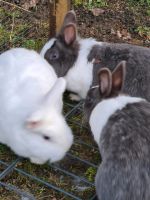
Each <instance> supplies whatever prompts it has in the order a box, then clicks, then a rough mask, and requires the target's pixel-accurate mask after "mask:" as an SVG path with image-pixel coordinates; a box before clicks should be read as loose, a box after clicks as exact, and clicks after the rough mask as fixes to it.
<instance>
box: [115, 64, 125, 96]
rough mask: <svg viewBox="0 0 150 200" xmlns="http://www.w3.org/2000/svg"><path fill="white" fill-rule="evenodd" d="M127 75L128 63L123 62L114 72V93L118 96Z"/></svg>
mask: <svg viewBox="0 0 150 200" xmlns="http://www.w3.org/2000/svg"><path fill="white" fill-rule="evenodd" d="M125 74H126V61H121V62H120V63H119V64H118V65H117V67H116V68H115V69H114V71H113V72H112V93H115V94H118V93H119V92H120V91H121V90H122V87H123V84H124V79H125Z"/></svg>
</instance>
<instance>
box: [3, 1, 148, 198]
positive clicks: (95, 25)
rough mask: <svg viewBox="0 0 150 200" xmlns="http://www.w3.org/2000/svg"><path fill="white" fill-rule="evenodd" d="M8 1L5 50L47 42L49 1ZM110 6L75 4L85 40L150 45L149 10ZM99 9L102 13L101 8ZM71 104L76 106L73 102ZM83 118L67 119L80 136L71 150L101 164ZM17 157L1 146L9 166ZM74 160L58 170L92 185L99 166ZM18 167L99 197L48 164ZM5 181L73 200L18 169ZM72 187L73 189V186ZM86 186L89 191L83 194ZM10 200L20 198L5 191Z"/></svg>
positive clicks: (40, 195)
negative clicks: (96, 168)
mask: <svg viewBox="0 0 150 200" xmlns="http://www.w3.org/2000/svg"><path fill="white" fill-rule="evenodd" d="M7 2H9V3H10V4H12V5H9V4H5V3H1V2H0V52H3V51H4V50H6V49H9V48H11V47H17V46H23V47H27V48H32V49H35V50H39V49H40V48H41V47H42V46H43V44H44V43H45V42H46V41H47V39H48V33H49V19H48V16H49V14H48V2H49V1H48V0H31V1H25V0H13V1H12V0H9V1H7ZM29 2H30V3H29ZM106 2H107V6H103V7H100V8H98V7H99V6H98V5H96V6H95V7H94V8H91V7H88V6H81V5H80V6H77V5H72V9H74V10H75V12H76V15H77V20H78V32H79V35H80V36H81V37H86V38H87V37H94V38H96V39H97V40H99V41H107V42H121V43H122V42H123V43H131V44H137V45H141V46H147V47H150V7H148V6H145V5H135V4H134V5H133V4H130V3H128V0H126V1H123V0H107V1H106ZM16 6H21V7H22V8H23V9H26V10H27V11H25V10H21V9H20V8H17V7H16ZM97 6H98V7H97ZM95 8H98V9H97V10H96V9H95ZM66 99H67V98H66ZM67 103H68V101H67ZM69 103H70V104H72V102H69ZM73 106H75V104H73ZM71 109H72V107H70V106H65V107H64V110H65V113H68V112H69V110H71ZM82 120H83V116H82V114H81V110H80V109H79V110H77V111H76V112H75V113H73V114H72V115H71V117H69V119H68V123H69V125H70V127H71V128H72V129H73V132H74V134H75V138H76V142H75V144H74V145H73V146H72V148H71V150H70V153H71V154H72V155H74V156H77V157H79V158H81V159H84V160H87V161H89V162H92V163H93V164H95V165H98V164H99V163H100V158H99V151H98V149H97V147H95V143H94V141H93V138H92V135H91V133H90V132H89V130H87V128H84V127H82V126H81V122H82ZM79 140H81V141H84V142H86V144H89V145H91V146H92V147H91V146H84V145H83V144H82V143H79V142H77V141H79ZM15 159H16V156H15V155H14V154H12V152H10V150H9V149H7V148H6V147H5V146H3V145H2V146H1V145H0V160H2V161H3V162H5V163H8V164H9V163H11V162H12V161H13V160H15ZM72 160H73V159H72ZM72 160H71V159H70V157H69V158H68V157H67V158H65V159H64V160H63V161H62V162H60V163H59V166H56V167H61V168H64V169H65V170H67V171H70V172H72V173H74V174H76V175H77V176H82V177H83V178H86V179H87V180H88V181H90V182H91V183H93V182H94V177H95V173H96V170H95V168H92V167H89V166H87V165H85V164H82V165H81V162H79V161H78V162H77V160H75V161H72ZM70 161H71V162H70ZM70 163H71V164H70ZM5 168H6V166H5V165H0V171H1V172H2V171H3V170H4V169H5ZM16 168H17V169H22V170H24V171H26V172H27V173H28V174H32V175H34V176H36V177H39V178H41V179H42V180H45V181H47V182H51V183H53V182H54V184H55V185H56V186H58V187H60V188H62V189H65V190H68V192H73V193H75V194H78V195H79V194H80V197H81V198H82V199H83V200H84V198H86V200H87V199H88V197H89V196H91V194H92V195H94V194H95V189H94V188H93V187H87V186H86V185H82V184H81V185H79V183H77V182H76V181H77V180H71V181H70V179H68V178H66V177H65V175H64V174H61V173H60V174H58V173H57V172H58V170H56V169H55V168H51V166H48V165H46V166H45V165H44V166H42V167H37V166H35V165H33V164H31V163H30V162H29V161H26V160H25V161H23V162H19V163H18V164H17V166H16ZM43 172H44V173H43ZM2 181H4V182H6V183H8V184H9V183H10V184H13V185H16V186H17V187H18V186H19V187H20V188H21V189H22V190H24V191H27V192H29V193H32V194H33V195H34V196H35V197H36V198H37V199H44V200H46V199H50V200H51V199H52V200H60V199H63V200H65V199H66V200H68V198H64V197H63V196H61V197H60V194H56V193H55V192H54V190H51V191H50V190H49V189H48V188H47V187H46V186H44V185H42V184H41V185H40V184H39V182H38V183H37V182H36V181H34V180H32V179H29V178H28V177H27V176H23V174H22V173H19V171H17V170H15V171H13V172H12V173H10V174H9V176H6V177H5V179H3V180H2ZM68 185H69V187H68ZM70 185H72V186H71V187H70ZM77 186H78V187H77ZM84 188H86V190H83V189H84ZM79 189H80V192H79ZM81 189H82V190H81ZM85 195H86V197H85ZM44 196H45V197H44ZM11 199H13V200H20V197H18V196H16V194H14V193H13V192H8V190H6V189H5V188H0V200H11Z"/></svg>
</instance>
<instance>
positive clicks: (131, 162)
mask: <svg viewBox="0 0 150 200" xmlns="http://www.w3.org/2000/svg"><path fill="white" fill-rule="evenodd" d="M125 73H126V65H125V62H121V63H119V64H118V66H117V67H116V68H115V69H114V70H113V72H111V71H110V70H109V69H108V68H103V69H101V70H100V71H99V73H98V77H99V86H97V87H93V88H91V89H90V90H89V92H88V98H87V99H86V101H85V108H84V109H85V113H86V114H87V115H88V119H89V125H90V127H91V131H92V133H93V135H94V138H95V141H96V142H97V144H98V146H99V150H100V154H101V157H102V163H101V164H100V166H99V169H98V171H97V175H96V179H95V182H96V192H97V196H98V199H99V200H150V103H149V102H147V101H146V100H145V99H142V98H139V97H131V96H128V95H126V94H124V93H122V94H121V90H122V88H123V84H124V80H125ZM96 95H97V102H96V101H94V99H95V98H96ZM98 97H99V101H98ZM92 99H93V100H92ZM92 104H93V105H92Z"/></svg>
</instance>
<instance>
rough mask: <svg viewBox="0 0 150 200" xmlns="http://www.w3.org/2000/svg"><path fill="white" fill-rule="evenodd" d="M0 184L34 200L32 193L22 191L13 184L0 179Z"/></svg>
mask: <svg viewBox="0 0 150 200" xmlns="http://www.w3.org/2000/svg"><path fill="white" fill-rule="evenodd" d="M0 185H1V186H3V187H5V188H7V189H8V190H11V191H14V192H15V193H17V194H19V195H20V196H22V197H27V198H28V199H29V200H36V199H35V198H34V196H33V195H32V194H29V193H27V192H24V191H22V190H20V189H18V188H17V187H15V186H14V185H11V184H9V185H8V184H6V183H4V182H1V181H0Z"/></svg>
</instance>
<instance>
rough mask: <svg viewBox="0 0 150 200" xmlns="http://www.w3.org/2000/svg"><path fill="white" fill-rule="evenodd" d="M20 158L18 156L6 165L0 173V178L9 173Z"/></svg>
mask: <svg viewBox="0 0 150 200" xmlns="http://www.w3.org/2000/svg"><path fill="white" fill-rule="evenodd" d="M20 160H21V158H18V159H17V160H15V161H14V162H13V163H12V164H11V165H8V167H7V168H6V169H5V170H4V171H3V172H2V173H1V174H0V180H2V179H3V178H4V177H5V176H7V175H8V174H9V173H11V172H12V170H13V169H14V167H15V166H16V164H17V163H18V162H19V161H20Z"/></svg>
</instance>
